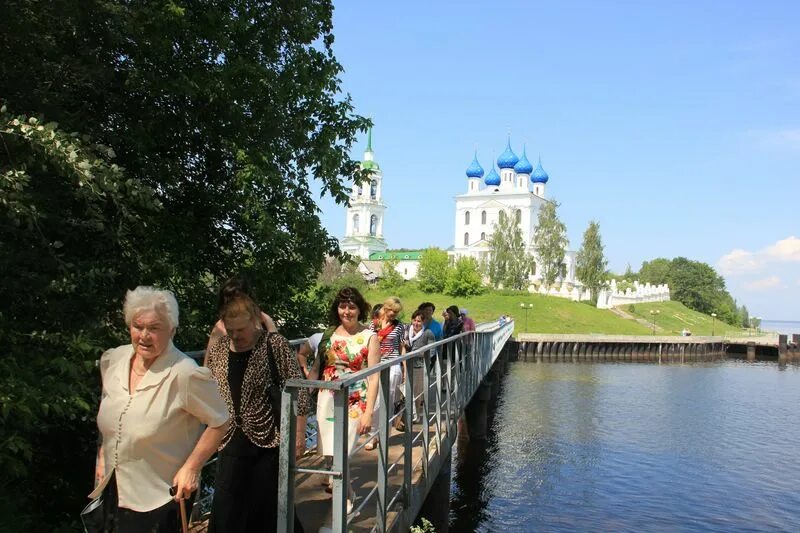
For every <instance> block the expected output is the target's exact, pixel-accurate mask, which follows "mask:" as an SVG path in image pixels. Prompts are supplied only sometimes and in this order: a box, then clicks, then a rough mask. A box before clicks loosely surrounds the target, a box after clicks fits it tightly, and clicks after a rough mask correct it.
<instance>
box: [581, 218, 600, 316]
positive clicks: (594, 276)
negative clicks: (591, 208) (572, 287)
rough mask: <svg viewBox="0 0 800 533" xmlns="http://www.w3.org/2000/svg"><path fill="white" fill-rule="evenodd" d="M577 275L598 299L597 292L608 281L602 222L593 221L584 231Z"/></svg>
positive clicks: (595, 298) (594, 299) (595, 299)
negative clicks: (601, 229)
mask: <svg viewBox="0 0 800 533" xmlns="http://www.w3.org/2000/svg"><path fill="white" fill-rule="evenodd" d="M576 263H577V264H576V269H575V275H576V277H577V278H578V280H580V282H581V283H583V285H584V286H585V287H586V288H588V289H589V290H590V291H591V292H592V300H593V301H595V302H596V301H597V293H598V291H599V290H600V289H601V288H602V286H603V285H604V284H605V281H606V267H607V266H608V261H606V258H605V255H604V254H603V242H602V239H601V237H600V224H598V223H597V222H596V221H594V220H593V221H591V222H590V223H589V227H588V228H586V231H585V232H584V233H583V243H582V244H581V248H580V250H578V255H577V257H576Z"/></svg>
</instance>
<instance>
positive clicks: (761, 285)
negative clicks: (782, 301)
mask: <svg viewBox="0 0 800 533" xmlns="http://www.w3.org/2000/svg"><path fill="white" fill-rule="evenodd" d="M780 285H781V278H779V277H778V276H770V277H768V278H764V279H757V280H755V281H751V282H750V283H745V284H744V288H745V289H747V290H749V291H763V290H764V289H773V288H775V287H780Z"/></svg>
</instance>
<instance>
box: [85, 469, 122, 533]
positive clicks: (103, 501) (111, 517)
mask: <svg viewBox="0 0 800 533" xmlns="http://www.w3.org/2000/svg"><path fill="white" fill-rule="evenodd" d="M117 498H118V497H117V480H116V473H114V474H112V477H111V479H110V480H108V483H107V484H106V488H104V489H103V492H102V493H101V494H100V496H98V497H97V498H95V499H94V500H92V501H91V502H89V505H87V506H86V507H84V508H83V511H81V523H82V524H83V530H84V531H85V532H86V533H105V532H106V531H114V522H115V518H116V510H117V505H118V499H117Z"/></svg>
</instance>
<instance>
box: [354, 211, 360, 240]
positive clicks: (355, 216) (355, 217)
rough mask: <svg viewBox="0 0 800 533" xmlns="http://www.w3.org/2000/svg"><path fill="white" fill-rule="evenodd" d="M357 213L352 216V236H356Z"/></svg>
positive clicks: (357, 228)
mask: <svg viewBox="0 0 800 533" xmlns="http://www.w3.org/2000/svg"><path fill="white" fill-rule="evenodd" d="M358 230H359V227H358V213H356V214H355V215H353V235H358Z"/></svg>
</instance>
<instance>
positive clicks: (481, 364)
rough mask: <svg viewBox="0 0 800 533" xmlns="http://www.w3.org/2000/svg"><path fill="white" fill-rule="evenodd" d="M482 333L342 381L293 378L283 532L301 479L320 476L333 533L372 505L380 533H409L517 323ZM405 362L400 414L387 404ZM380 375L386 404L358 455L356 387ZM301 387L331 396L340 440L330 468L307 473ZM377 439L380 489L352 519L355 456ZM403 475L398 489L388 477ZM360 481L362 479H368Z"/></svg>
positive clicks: (286, 419) (283, 466)
mask: <svg viewBox="0 0 800 533" xmlns="http://www.w3.org/2000/svg"><path fill="white" fill-rule="evenodd" d="M478 330H479V331H475V332H468V333H462V334H460V335H458V336H455V337H451V338H449V339H446V340H442V341H438V342H436V343H433V344H429V345H427V346H425V347H424V348H421V349H419V350H415V351H413V352H409V353H407V354H405V355H403V356H399V357H396V358H393V359H389V360H385V361H382V362H381V363H380V364H378V365H375V366H373V367H370V368H367V369H364V370H361V371H359V372H356V373H353V374H352V375H348V376H347V377H345V378H343V379H340V380H337V381H316V380H287V382H286V384H285V387H284V390H283V397H282V406H281V435H282V439H281V447H280V473H279V498H278V502H279V503H278V505H279V509H278V529H279V531H288V532H291V531H293V526H294V516H295V495H296V488H297V484H296V476H297V474H317V475H322V476H329V477H330V478H332V480H333V498H332V517H331V522H332V523H331V528H332V530H333V531H342V532H344V531H347V530H348V526H349V525H350V524H351V522H352V520H353V519H354V518H355V517H356V516H358V514H359V512H361V511H362V510H363V509H364V508H365V507H366V506H367V505H369V504H372V505H375V524H374V528H373V529H374V530H377V531H387V530H390V529H399V530H403V529H408V528H409V527H410V525H411V523H412V522H413V520H414V519H415V517H416V515H417V512H418V511H419V508H420V507H421V506H422V502H423V501H424V499H425V496H426V495H427V492H428V490H429V489H430V486H431V485H432V483H433V481H434V479H435V477H436V474H437V473H438V471H439V469H440V467H441V463H442V462H443V461H445V460H447V459H448V458H449V456H450V448H451V447H452V445H453V443H454V442H455V438H456V427H457V421H458V418H459V416H460V414H461V413H462V412H463V410H464V408H465V407H466V405H467V403H468V402H469V400H470V399H471V398H472V396H473V394H474V393H475V391H476V390H477V388H478V387H479V385H480V383H481V381H482V380H483V378H484V377H485V376H486V374H487V373H488V372H489V370H490V369H491V367H492V365H493V364H494V361H495V359H496V358H497V356H498V355H499V353H500V351H501V350H502V348H503V346H504V345H505V343H506V341H507V340H508V339H509V337H511V334H512V333H513V330H514V323H513V322H512V321H509V322H507V323H505V324H503V325H499V324H497V323H488V324H481V325H480V326H479V327H478ZM419 363H421V365H419ZM402 364H406V366H407V368H408V371H407V372H406V379H405V383H404V385H403V387H404V396H405V398H406V402H405V407H404V409H403V410H402V411H400V412H399V413H397V414H394V413H393V412H392V406H390V405H389V398H390V396H389V384H390V373H391V369H392V367H395V366H397V365H402ZM415 364H418V365H419V366H422V372H421V374H422V375H421V376H415V372H414V366H415ZM376 375H377V380H378V383H379V390H378V398H379V404H380V406H382V407H381V408H380V409H379V415H378V419H379V422H378V427H377V428H373V430H372V431H371V432H370V433H369V434H368V435H366V436H362V437H360V438H359V439H358V440H357V441H356V444H355V445H354V447H353V450H352V451H349V450H348V449H347V443H348V431H349V427H348V426H349V423H348V420H349V416H348V415H349V413H348V411H349V399H348V397H349V389H350V386H351V385H354V384H357V383H359V382H360V381H362V380H365V379H369V378H370V377H371V376H376ZM417 378H421V379H422V382H423V383H422V388H421V389H422V392H421V393H419V394H417V395H415V394H414V391H415V390H416V388H415V386H414V385H415V384H414V381H415V379H417ZM301 389H316V390H318V391H319V393H320V394H332V395H333V404H334V435H335V437H334V449H333V450H332V465H331V466H330V468H303V467H299V466H298V465H297V462H296V459H295V446H296V416H295V414H296V412H297V399H298V393H299V391H300V390H301ZM409 399H411V401H409ZM415 405H418V408H419V411H420V413H419V415H421V416H420V418H421V420H420V421H419V422H417V423H415V422H414V406H415ZM386 406H388V407H389V408H388V409H387V407H386ZM397 417H401V418H402V419H403V420H404V422H405V428H406V429H405V431H403V432H402V446H403V450H402V453H401V454H400V455H399V456H398V458H397V459H396V460H394V461H392V460H390V454H389V438H390V432H391V427H392V425H393V422H394V421H395V418H397ZM372 439H377V458H376V462H375V471H374V472H375V476H374V478H372V479H367V480H366V481H367V483H372V482H374V487H373V488H372V489H371V490H370V491H369V493H368V494H367V495H366V496H364V497H363V498H362V499H361V501H357V502H353V504H354V508H353V509H352V511H351V512H350V513H349V514H348V509H347V499H348V487H349V486H350V479H349V473H350V465H351V462H352V459H353V457H354V456H355V455H356V454H357V453H358V452H360V451H361V450H362V449H363V448H364V447H365V446H366V444H367V443H368V442H370V441H371V440H372ZM415 447H419V448H421V452H422V453H420V454H419V456H420V457H419V459H418V460H417V462H416V463H415V464H412V462H413V451H414V448H415ZM326 453H328V451H327V450H326ZM401 470H402V480H401V481H400V482H399V484H395V485H394V486H393V485H392V483H391V482H390V478H391V477H392V475H395V476H398V477H399V473H400V471H401ZM417 470H419V472H420V475H419V478H418V479H417V480H416V483H414V480H413V479H412V476H413V474H414V472H415V471H417ZM362 473H363V470H362ZM360 477H361V479H360V481H362V480H363V476H360Z"/></svg>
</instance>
